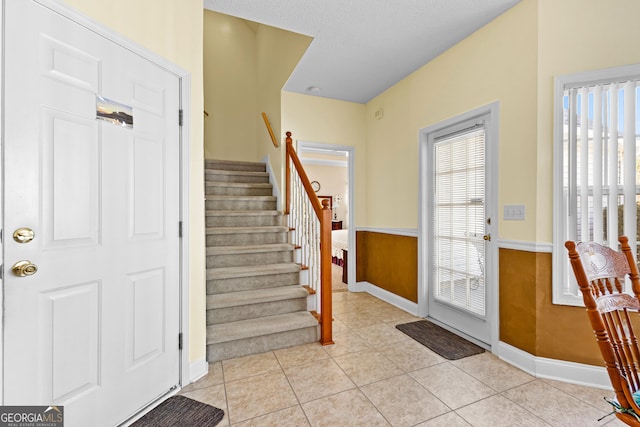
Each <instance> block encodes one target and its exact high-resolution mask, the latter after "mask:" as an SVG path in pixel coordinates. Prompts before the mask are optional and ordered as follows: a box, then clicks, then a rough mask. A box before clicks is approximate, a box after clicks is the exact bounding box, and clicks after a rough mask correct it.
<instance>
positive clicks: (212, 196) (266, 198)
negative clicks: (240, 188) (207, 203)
mask: <svg viewBox="0 0 640 427" xmlns="http://www.w3.org/2000/svg"><path fill="white" fill-rule="evenodd" d="M204 199H205V200H259V201H269V202H271V201H275V200H276V196H233V195H227V194H222V195H220V194H208V195H207V196H206V197H205V198H204Z"/></svg>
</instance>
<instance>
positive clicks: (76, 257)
mask: <svg viewBox="0 0 640 427" xmlns="http://www.w3.org/2000/svg"><path fill="white" fill-rule="evenodd" d="M4 19H5V22H4V25H5V32H6V34H7V36H6V39H5V43H6V48H5V64H6V65H5V69H4V77H5V87H6V90H5V93H4V96H5V105H6V106H7V108H5V110H4V123H5V126H4V128H3V130H4V150H5V156H4V171H5V182H4V187H5V191H4V206H5V216H4V226H3V229H4V234H5V235H6V236H11V234H12V233H13V231H14V230H16V229H18V228H21V227H29V228H31V229H32V230H34V232H35V238H34V240H33V241H31V242H29V243H22V244H21V243H17V242H16V241H14V240H13V239H11V238H8V239H5V240H4V242H3V244H4V257H5V259H4V265H5V269H4V281H3V285H4V294H5V299H4V302H5V308H4V313H5V321H4V342H3V344H4V346H3V348H4V355H3V357H4V368H3V369H4V371H3V375H4V402H3V403H4V404H5V405H16V404H19V405H25V404H28V405H64V406H65V418H66V419H65V421H66V423H65V425H67V426H70V427H72V426H87V425H91V426H111V425H116V424H118V423H120V422H122V421H124V420H126V419H127V418H128V417H130V416H131V415H133V414H134V413H135V412H137V411H138V410H140V409H141V408H143V407H145V406H146V405H148V404H149V403H151V402H153V401H154V400H156V399H158V398H159V397H160V396H162V395H164V394H166V393H167V392H168V391H169V390H170V389H171V388H172V387H174V386H176V385H177V384H178V382H179V355H180V353H179V349H178V333H179V305H178V304H179V301H180V298H179V283H180V280H179V278H180V274H179V273H180V265H179V259H180V252H179V236H178V223H179V206H180V197H179V196H180V195H179V181H180V180H179V172H180V171H179V157H180V156H179V126H178V110H179V83H180V82H179V79H178V77H176V76H175V75H174V74H172V73H170V72H168V71H166V70H165V69H163V68H161V67H159V66H157V65H155V64H153V63H151V62H149V61H148V60H146V59H144V58H142V57H140V56H138V55H136V54H134V53H132V52H131V51H129V50H127V49H125V48H122V47H121V46H119V45H117V44H115V43H114V42H111V41H109V40H107V39H105V38H104V37H102V36H100V35H98V34H96V33H94V32H92V31H90V30H88V29H87V28H86V27H84V26H81V25H78V24H76V23H74V22H72V21H70V20H69V19H67V18H65V17H63V16H62V15H60V14H58V13H54V12H52V11H50V10H49V9H47V8H46V7H45V6H43V5H41V4H38V3H36V2H34V1H30V0H29V1H27V0H6V1H5V15H4ZM18 64H19V65H18ZM98 96H100V97H102V98H106V99H109V100H113V101H116V102H118V103H121V104H124V105H126V106H131V108H132V110H131V111H132V115H133V127H132V128H131V127H123V126H119V125H116V124H113V123H111V122H107V121H103V120H98V119H97V118H96V108H97V97H98ZM19 260H29V261H32V262H33V263H34V264H36V265H37V266H38V271H37V272H36V273H35V274H34V275H32V276H27V277H17V276H15V275H14V274H12V272H11V266H12V265H13V264H14V263H15V262H17V261H19Z"/></svg>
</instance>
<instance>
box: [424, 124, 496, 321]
mask: <svg viewBox="0 0 640 427" xmlns="http://www.w3.org/2000/svg"><path fill="white" fill-rule="evenodd" d="M433 154H434V157H433V160H434V199H433V200H434V206H433V209H434V212H433V230H434V239H433V244H434V251H433V252H432V253H433V263H434V269H433V274H434V285H435V286H433V292H434V298H435V299H436V300H437V301H440V302H444V303H446V304H450V305H453V306H455V307H457V308H460V309H463V310H466V311H468V312H471V313H474V314H476V315H480V316H484V315H485V275H484V272H485V268H484V260H485V243H484V239H483V237H484V231H485V168H484V165H485V129H484V127H483V126H479V127H474V128H473V129H470V130H466V131H463V132H458V133H456V134H453V135H449V136H444V137H441V138H438V139H436V141H435V143H434V150H433Z"/></svg>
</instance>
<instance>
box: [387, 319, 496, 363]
mask: <svg viewBox="0 0 640 427" xmlns="http://www.w3.org/2000/svg"><path fill="white" fill-rule="evenodd" d="M396 328H398V329H399V330H400V331H402V332H404V333H405V334H407V335H408V336H410V337H411V338H413V339H414V340H416V341H418V342H419V343H420V344H422V345H423V346H425V347H427V348H429V349H431V350H433V351H435V352H436V353H438V354H439V355H440V356H442V357H444V358H445V359H449V360H457V359H462V358H463V357H469V356H473V355H474V354H480V353H482V352H484V348H482V347H479V346H477V345H475V344H474V343H472V342H469V341H467V340H465V339H464V338H462V337H459V336H458V335H456V334H454V333H451V332H449V331H447V330H446V329H444V328H441V327H440V326H438V325H436V324H435V323H431V322H429V321H428V320H418V321H417V322H411V323H402V324H400V325H396Z"/></svg>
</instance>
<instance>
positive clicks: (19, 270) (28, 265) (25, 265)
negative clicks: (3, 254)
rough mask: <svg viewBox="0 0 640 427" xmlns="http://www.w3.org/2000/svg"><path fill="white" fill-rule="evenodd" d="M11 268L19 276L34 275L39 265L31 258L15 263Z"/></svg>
mask: <svg viewBox="0 0 640 427" xmlns="http://www.w3.org/2000/svg"><path fill="white" fill-rule="evenodd" d="M11 270H12V271H13V274H15V275H16V276H18V277H25V276H33V275H34V274H36V272H37V271H38V266H37V265H35V264H33V263H32V262H31V261H29V260H23V261H18V262H16V263H15V264H13V267H12V268H11Z"/></svg>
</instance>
